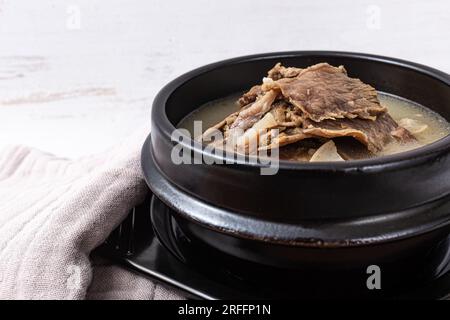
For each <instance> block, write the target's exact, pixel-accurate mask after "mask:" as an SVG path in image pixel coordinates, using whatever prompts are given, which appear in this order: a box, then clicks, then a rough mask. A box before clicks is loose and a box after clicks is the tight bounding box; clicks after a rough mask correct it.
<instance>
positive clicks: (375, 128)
mask: <svg viewBox="0 0 450 320" xmlns="http://www.w3.org/2000/svg"><path fill="white" fill-rule="evenodd" d="M304 126H305V127H304V128H305V129H304V130H303V131H304V133H305V134H310V135H313V136H318V137H323V138H329V139H330V138H336V137H353V138H355V139H356V140H358V141H359V142H361V143H363V144H364V145H366V146H367V149H368V150H369V151H371V152H374V153H375V152H378V151H380V150H382V149H383V147H384V146H385V145H386V144H388V143H389V142H391V141H393V139H394V138H396V139H397V140H400V141H402V142H408V141H412V140H415V138H414V137H413V136H412V135H411V133H409V132H408V131H407V130H406V129H404V128H402V127H400V126H399V125H398V124H397V123H396V122H395V121H394V119H392V118H391V116H390V115H389V114H388V113H384V114H382V115H380V116H378V117H377V119H376V120H375V121H368V120H365V119H360V118H356V119H340V120H339V121H335V120H323V121H321V122H315V121H312V120H310V119H307V120H306V121H305V123H304Z"/></svg>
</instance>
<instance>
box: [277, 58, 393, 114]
mask: <svg viewBox="0 0 450 320" xmlns="http://www.w3.org/2000/svg"><path fill="white" fill-rule="evenodd" d="M271 87H272V88H279V89H280V90H281V92H282V94H283V97H284V98H285V99H287V100H288V101H289V102H290V103H291V104H293V105H294V106H296V107H297V108H299V109H300V110H301V111H302V112H303V113H304V114H305V116H306V117H307V118H310V119H312V120H314V121H316V122H319V121H322V120H326V119H332V120H336V119H342V118H350V119H353V118H363V119H370V120H375V119H376V116H377V115H378V114H381V113H385V112H386V111H387V110H386V108H385V107H383V106H381V105H380V102H379V101H378V97H377V92H376V90H375V89H374V88H373V87H371V86H370V85H367V84H364V83H363V82H361V80H359V79H353V78H350V77H348V76H347V73H346V71H345V69H344V68H343V67H337V68H336V67H333V66H331V65H329V64H327V63H320V64H316V65H314V66H311V67H309V68H307V69H303V70H302V71H300V72H299V74H298V75H297V76H296V77H295V78H283V79H280V80H277V81H275V82H274V84H272V85H271Z"/></svg>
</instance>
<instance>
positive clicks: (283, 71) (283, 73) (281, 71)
mask: <svg viewBox="0 0 450 320" xmlns="http://www.w3.org/2000/svg"><path fill="white" fill-rule="evenodd" d="M302 70H303V69H300V68H293V67H289V68H286V67H283V66H282V65H281V63H277V64H276V65H275V67H273V68H272V69H270V70H269V72H268V73H267V76H268V77H269V78H271V79H273V80H280V79H283V78H294V77H296V76H298V75H299V74H300V72H301V71H302Z"/></svg>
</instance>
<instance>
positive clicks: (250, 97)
mask: <svg viewBox="0 0 450 320" xmlns="http://www.w3.org/2000/svg"><path fill="white" fill-rule="evenodd" d="M262 94H263V90H262V89H261V86H259V85H258V86H253V87H252V88H251V89H250V90H249V91H248V92H246V93H244V94H243V95H242V97H240V98H239V100H238V103H239V105H240V106H241V107H243V106H246V105H248V104H249V103H252V102H255V101H256V98H258V96H260V95H262Z"/></svg>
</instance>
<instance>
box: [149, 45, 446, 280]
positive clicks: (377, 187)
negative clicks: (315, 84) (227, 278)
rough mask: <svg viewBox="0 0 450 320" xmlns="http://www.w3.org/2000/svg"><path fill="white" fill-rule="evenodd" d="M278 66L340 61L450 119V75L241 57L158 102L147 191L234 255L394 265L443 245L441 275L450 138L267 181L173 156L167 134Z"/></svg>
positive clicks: (188, 79) (299, 56)
mask: <svg viewBox="0 0 450 320" xmlns="http://www.w3.org/2000/svg"><path fill="white" fill-rule="evenodd" d="M277 62H282V63H283V64H284V65H287V66H298V67H306V66H308V65H311V64H315V63H318V62H328V63H330V64H332V65H344V66H345V67H346V69H347V71H348V73H349V75H350V76H351V77H357V78H360V79H361V80H362V81H364V82H366V83H369V84H371V85H372V86H374V87H375V88H377V90H379V91H383V92H386V93H390V94H394V95H397V96H400V97H402V98H406V99H409V100H412V101H414V102H417V103H420V104H422V105H424V106H426V107H428V108H430V109H433V110H435V111H437V112H438V113H440V114H441V115H442V116H443V117H445V118H446V119H447V120H450V76H449V75H447V74H445V73H442V72H440V71H437V70H434V69H432V68H429V67H425V66H421V65H417V64H414V63H410V62H406V61H401V60H397V59H392V58H386V57H379V56H373V55H366V54H357V53H344V52H320V51H319V52H304V51H299V52H287V53H272V54H264V55H255V56H249V57H242V58H236V59H231V60H227V61H222V62H218V63H215V64H211V65H208V66H205V67H202V68H199V69H196V70H194V71H191V72H189V73H187V74H185V75H183V76H181V77H179V78H177V79H175V80H174V81H172V82H171V83H169V84H168V85H167V86H166V87H164V88H163V89H162V90H161V92H160V93H159V94H158V96H157V97H156V99H155V101H154V104H153V110H152V134H151V138H150V137H149V138H148V139H147V141H146V143H145V145H144V147H143V150H142V167H143V171H144V174H145V176H146V179H147V183H148V185H149V186H150V188H151V190H152V191H153V193H154V194H155V195H156V196H157V197H158V198H159V199H160V200H161V201H162V202H163V203H165V204H166V205H167V206H168V207H169V208H171V210H172V211H173V212H174V216H175V219H176V220H177V221H178V225H179V227H180V229H182V230H183V232H185V233H186V234H187V235H188V236H189V237H190V238H192V239H196V240H198V241H200V242H202V243H205V244H207V245H208V246H209V247H211V248H215V250H218V251H221V252H223V253H226V254H228V255H231V256H235V257H238V258H240V259H244V260H249V261H253V262H257V263H261V264H267V265H271V266H277V267H282V268H283V267H286V268H294V269H295V268H297V267H302V268H303V267H305V266H306V267H318V266H325V267H331V268H339V266H341V267H343V268H353V267H358V268H359V266H362V265H365V264H367V263H375V262H376V261H378V262H380V263H386V264H388V265H390V264H392V263H395V262H396V260H398V259H401V260H403V261H412V260H410V259H412V257H414V256H416V257H418V256H420V257H421V259H422V258H423V257H425V256H426V254H427V252H429V251H430V250H431V251H432V250H434V249H432V248H436V247H440V249H439V254H437V256H440V257H441V258H440V261H437V262H436V261H435V262H433V263H434V264H436V265H440V266H439V267H436V268H435V269H440V271H436V270H435V272H434V273H439V272H441V271H442V270H444V269H445V268H443V267H442V265H443V264H446V261H447V260H448V256H447V257H446V253H445V252H446V250H447V249H448V245H447V243H448V241H447V240H448V234H449V224H450V208H449V195H450V156H449V155H450V137H446V138H444V139H442V140H440V141H437V142H435V143H433V144H430V145H428V146H426V147H423V148H420V149H416V150H413V151H409V152H405V153H401V154H397V155H392V156H386V157H380V158H376V159H371V160H362V161H349V162H345V163H318V164H311V163H306V164H301V163H293V162H280V166H279V171H278V173H277V174H275V175H269V176H262V175H261V174H260V172H261V171H260V169H261V165H260V164H248V163H244V162H242V161H238V162H237V163H234V164H213V165H206V164H181V165H177V164H175V163H174V162H173V161H172V160H171V152H172V150H173V147H174V145H175V142H174V141H171V134H172V132H173V130H174V129H175V127H176V125H177V124H178V123H179V121H180V120H181V119H183V118H184V117H185V116H186V115H187V114H189V113H190V112H192V111H193V110H195V109H196V108H198V107H199V106H200V105H202V104H203V103H205V102H208V101H211V100H214V99H217V98H220V97H224V96H227V95H229V94H232V93H236V92H239V91H244V90H246V89H248V88H249V87H251V86H252V85H254V84H255V83H259V82H260V80H261V78H262V77H263V76H264V75H265V74H266V72H267V70H268V69H270V68H271V67H272V66H273V65H275V63H277ZM181 144H182V145H183V147H184V150H185V151H186V150H187V152H188V153H189V154H190V155H191V156H192V157H194V155H195V154H202V155H203V156H205V157H209V158H210V159H211V158H212V159H214V158H216V157H217V156H216V155H214V154H209V153H208V152H204V150H202V147H201V146H198V145H196V144H194V143H193V142H192V141H187V142H186V140H185V141H184V142H182V143H181ZM442 243H444V244H445V245H442ZM436 259H437V260H439V258H436ZM394 269H395V268H394ZM394 269H393V270H394Z"/></svg>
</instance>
